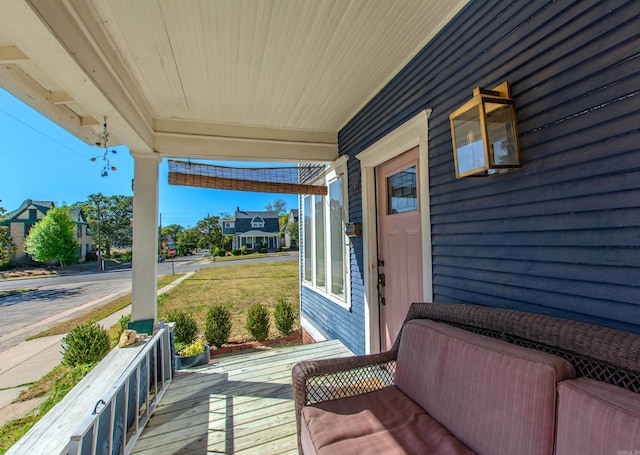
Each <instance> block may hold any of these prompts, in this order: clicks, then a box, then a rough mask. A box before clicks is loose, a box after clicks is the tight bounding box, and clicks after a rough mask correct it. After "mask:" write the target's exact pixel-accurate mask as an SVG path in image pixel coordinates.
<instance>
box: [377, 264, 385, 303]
mask: <svg viewBox="0 0 640 455" xmlns="http://www.w3.org/2000/svg"><path fill="white" fill-rule="evenodd" d="M380 267H384V261H383V260H382V259H378V283H377V288H378V304H379V305H385V304H386V302H385V299H384V293H383V290H382V288H383V287H384V286H385V284H386V277H385V276H384V273H380Z"/></svg>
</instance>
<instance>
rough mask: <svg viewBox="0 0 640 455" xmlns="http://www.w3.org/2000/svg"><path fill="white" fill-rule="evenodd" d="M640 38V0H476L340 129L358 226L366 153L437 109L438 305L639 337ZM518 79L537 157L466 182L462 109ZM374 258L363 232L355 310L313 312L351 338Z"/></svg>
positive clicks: (520, 107) (433, 197) (335, 332)
mask: <svg viewBox="0 0 640 455" xmlns="http://www.w3.org/2000/svg"><path fill="white" fill-rule="evenodd" d="M639 42H640V2H638V1H637V0H599V1H597V0H563V1H561V2H558V1H547V0H495V1H480V0H476V1H472V2H470V3H469V4H468V5H467V6H466V7H465V8H464V9H463V10H462V11H461V12H460V13H459V14H458V15H457V16H456V17H455V18H454V19H453V20H452V21H451V22H450V23H449V24H448V25H447V26H446V27H445V28H444V29H443V30H442V31H441V32H440V33H439V34H438V35H437V36H436V37H435V38H434V39H433V40H432V41H431V42H430V43H428V44H427V46H426V47H425V48H424V49H423V50H422V51H420V52H419V53H418V55H417V56H416V57H415V58H414V59H413V60H412V61H411V62H410V63H409V64H408V65H407V66H406V67H405V68H404V69H403V70H402V71H401V72H400V73H399V74H398V75H397V76H396V77H394V78H393V79H392V80H391V81H390V82H389V84H388V85H387V86H386V87H385V88H384V89H383V90H381V92H380V93H378V94H377V95H376V96H375V97H374V98H373V99H372V100H371V101H370V102H369V103H368V104H367V105H366V106H365V107H364V108H363V109H362V110H361V111H360V112H359V113H358V114H357V115H356V116H355V117H354V118H353V119H351V121H349V123H348V124H347V125H345V127H344V128H343V129H342V130H341V131H340V132H339V135H338V142H339V149H340V154H341V155H344V154H347V155H348V156H349V158H350V159H349V162H348V165H349V194H350V197H349V204H350V205H349V211H350V216H349V218H350V220H349V221H351V222H361V221H362V207H361V206H362V203H361V195H360V193H361V189H360V169H359V165H360V163H359V162H358V160H357V159H356V158H355V155H357V154H358V153H360V152H361V151H363V150H365V149H366V148H367V147H369V146H370V145H372V144H374V143H375V142H376V141H377V140H379V139H381V138H382V137H384V136H385V135H386V134H388V133H390V132H391V131H393V130H394V129H395V128H397V127H398V126H400V125H401V124H403V123H404V122H406V121H407V120H409V119H410V118H412V117H413V116H414V115H416V114H417V113H418V112H420V111H421V110H423V109H432V114H431V117H430V120H429V174H430V205H431V217H432V218H431V224H432V263H433V271H434V272H433V273H434V274H433V282H434V295H433V300H434V301H436V302H453V303H475V304H480V305H489V306H497V307H504V308H516V309H523V310H526V311H531V312H537V313H544V314H551V315H556V316H561V317H568V318H571V319H576V320H581V321H586V322H592V323H597V324H601V325H605V326H610V327H614V328H618V329H622V330H627V331H632V332H640V298H639V297H640V145H639V144H640V128H638V126H639V122H638V119H639V118H640V47H639V46H638V43H639ZM505 80H506V81H509V82H510V83H511V88H512V97H513V98H514V99H515V103H516V110H517V116H518V122H519V129H520V141H521V154H522V160H523V168H522V169H521V170H518V171H515V172H512V173H509V174H505V175H498V176H493V177H489V178H464V179H456V178H455V172H454V164H453V154H452V146H451V131H450V126H449V114H450V113H451V112H452V111H453V110H455V109H456V108H457V107H459V106H461V105H462V104H463V103H464V102H466V101H467V100H469V99H470V98H471V96H472V91H473V89H474V87H476V86H482V87H485V88H492V87H494V86H496V85H498V84H500V83H501V82H503V81H505ZM362 256H363V249H362V244H361V243H358V242H354V243H353V246H352V258H351V264H352V269H353V272H354V273H353V277H352V313H351V314H349V315H346V314H342V313H343V311H342V310H340V309H336V308H335V305H334V306H331V305H326V304H325V303H323V302H320V301H318V299H312V298H311V297H310V296H305V297H307V298H308V302H309V306H307V307H304V308H303V314H305V315H308V317H309V319H311V320H313V321H320V323H319V327H318V328H319V329H320V330H321V331H322V332H324V333H326V334H327V335H328V336H332V337H335V338H339V339H341V340H345V342H346V344H347V345H349V346H350V347H351V346H358V347H359V346H362V345H363V342H362V341H361V340H363V339H364V329H363V321H362V313H363V306H364V300H363V292H362V279H361V277H360V274H359V271H360V270H362V266H363V264H362ZM303 305H304V303H303ZM355 331H357V333H354V332H355ZM354 350H356V351H357V352H361V349H360V348H358V349H354Z"/></svg>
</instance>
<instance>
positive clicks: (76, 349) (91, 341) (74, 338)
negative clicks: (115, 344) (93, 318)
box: [62, 322, 111, 367]
mask: <svg viewBox="0 0 640 455" xmlns="http://www.w3.org/2000/svg"><path fill="white" fill-rule="evenodd" d="M110 349H111V345H110V343H109V335H108V333H107V331H106V330H105V329H104V328H103V327H102V326H100V325H98V324H96V323H95V322H92V323H87V324H83V325H79V326H78V327H76V328H75V329H73V330H72V331H71V332H69V333H68V334H67V335H66V336H65V337H64V338H63V339H62V363H63V364H65V365H68V366H70V367H75V366H76V365H87V364H88V365H93V364H96V363H98V362H99V361H100V360H102V358H103V357H104V356H105V355H107V353H108V352H109V350H110Z"/></svg>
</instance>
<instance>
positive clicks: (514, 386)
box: [396, 320, 575, 455]
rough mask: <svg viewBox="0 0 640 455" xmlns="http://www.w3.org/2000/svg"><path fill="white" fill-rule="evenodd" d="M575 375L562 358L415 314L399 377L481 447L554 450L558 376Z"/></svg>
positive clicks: (438, 416) (487, 450)
mask: <svg viewBox="0 0 640 455" xmlns="http://www.w3.org/2000/svg"><path fill="white" fill-rule="evenodd" d="M574 376H575V371H574V368H573V366H572V365H571V364H570V363H569V362H567V361H565V360H563V359H561V358H559V357H556V356H553V355H550V354H546V353H544V352H540V351H536V350H533V349H527V348H523V347H519V346H515V345H512V344H510V343H506V342H503V341H499V340H496V339H493V338H489V337H485V336H481V335H477V334H474V333H471V332H468V331H466V330H462V329H458V328H456V327H451V326H449V325H446V324H440V323H436V322H433V321H429V320H413V321H410V322H408V323H407V324H405V327H404V329H403V333H402V338H401V344H400V349H399V352H398V362H397V370H396V384H397V386H398V388H399V389H400V390H402V391H403V392H404V393H406V394H407V395H408V396H409V397H410V398H412V399H413V400H414V401H416V402H417V403H418V404H419V405H420V406H421V407H423V408H424V409H425V410H426V411H427V412H428V413H429V414H430V415H431V416H432V417H433V418H434V419H435V420H437V421H438V422H440V423H441V424H442V425H443V426H444V427H445V428H447V429H448V430H449V431H450V432H451V433H452V434H453V435H454V436H456V437H457V438H459V439H460V440H461V441H462V442H463V443H464V444H465V445H466V446H468V447H469V448H470V449H471V450H473V451H474V452H477V453H479V454H481V455H495V454H515V453H517V454H518V455H528V454H530V455H544V454H552V453H553V449H554V438H555V418H556V387H557V383H558V382H559V381H562V380H564V379H569V378H573V377H574Z"/></svg>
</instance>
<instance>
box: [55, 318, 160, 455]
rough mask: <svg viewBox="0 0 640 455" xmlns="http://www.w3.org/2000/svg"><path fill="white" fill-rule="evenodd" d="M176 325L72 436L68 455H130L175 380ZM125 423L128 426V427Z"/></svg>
mask: <svg viewBox="0 0 640 455" xmlns="http://www.w3.org/2000/svg"><path fill="white" fill-rule="evenodd" d="M172 329H173V325H171V326H169V325H164V326H163V327H161V328H160V330H158V331H157V332H156V333H155V334H154V335H153V337H152V338H151V339H150V340H149V341H148V342H147V343H146V346H145V347H144V348H143V349H142V351H140V353H139V354H138V356H137V357H136V358H135V359H134V360H133V362H132V363H131V365H130V366H129V367H128V368H127V369H126V370H125V371H124V373H123V374H122V375H121V376H120V378H118V380H117V381H116V383H115V384H114V385H113V387H112V388H111V389H110V390H109V391H108V392H107V394H106V395H105V396H104V398H102V399H100V400H99V401H98V402H97V403H96V405H95V408H94V409H93V412H91V414H90V415H88V416H87V417H86V418H85V419H84V421H83V422H82V423H81V424H80V426H79V427H78V429H77V430H76V431H75V433H74V434H73V435H72V436H71V442H70V444H69V449H68V451H67V452H66V453H68V454H69V455H94V454H105V455H106V454H128V453H129V452H131V449H132V448H133V445H134V444H135V442H136V441H137V439H138V436H139V435H140V434H141V433H142V430H143V429H144V427H145V425H146V424H147V422H148V421H149V418H150V417H151V413H152V412H153V410H154V409H155V407H156V406H157V405H158V403H159V402H160V399H161V398H162V396H163V395H164V393H165V391H166V390H167V387H168V385H169V383H170V382H171V377H172V362H173V353H172V349H171V332H172ZM125 422H126V425H125Z"/></svg>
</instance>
